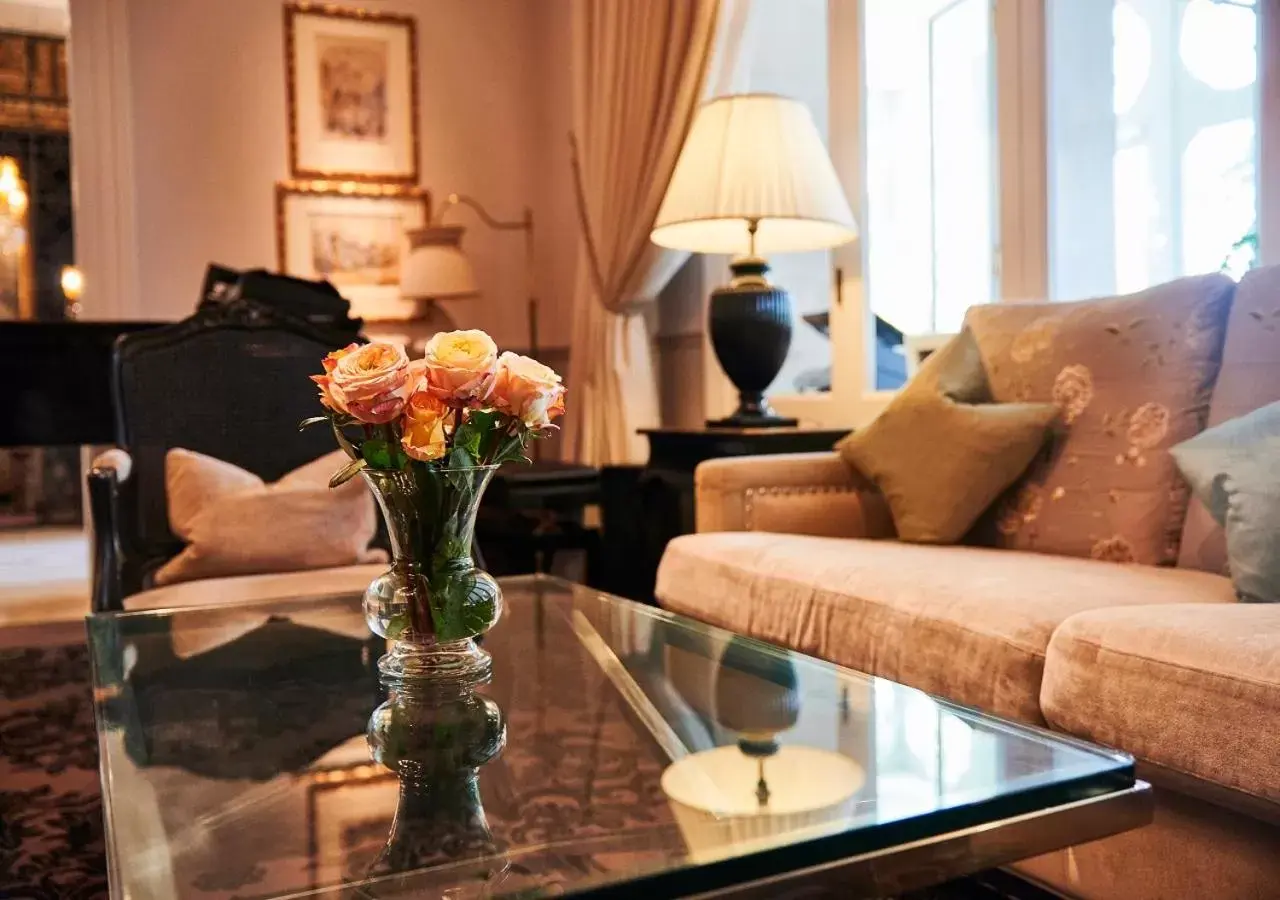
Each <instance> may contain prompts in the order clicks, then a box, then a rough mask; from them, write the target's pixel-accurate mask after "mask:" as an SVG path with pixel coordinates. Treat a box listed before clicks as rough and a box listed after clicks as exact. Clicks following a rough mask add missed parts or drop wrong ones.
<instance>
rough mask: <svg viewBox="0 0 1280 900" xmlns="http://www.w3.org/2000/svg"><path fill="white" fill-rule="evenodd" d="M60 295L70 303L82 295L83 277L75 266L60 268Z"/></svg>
mask: <svg viewBox="0 0 1280 900" xmlns="http://www.w3.org/2000/svg"><path fill="white" fill-rule="evenodd" d="M61 283H62V293H63V296H65V297H66V298H67V299H68V300H70V301H71V302H72V303H74V302H76V301H77V300H79V299H80V295H81V294H83V293H84V275H82V274H81V273H80V270H79V269H78V268H76V267H75V266H63V267H62V282H61Z"/></svg>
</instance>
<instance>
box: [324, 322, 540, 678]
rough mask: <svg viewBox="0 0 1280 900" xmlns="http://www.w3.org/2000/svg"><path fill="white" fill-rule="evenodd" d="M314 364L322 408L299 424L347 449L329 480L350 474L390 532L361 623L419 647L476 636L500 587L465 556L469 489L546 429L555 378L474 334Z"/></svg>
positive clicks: (362, 348) (375, 347) (492, 612)
mask: <svg viewBox="0 0 1280 900" xmlns="http://www.w3.org/2000/svg"><path fill="white" fill-rule="evenodd" d="M323 364H324V372H323V374H320V375H313V376H312V380H313V381H314V382H315V383H316V384H317V385H318V386H319V387H320V403H321V404H322V405H323V406H324V414H323V415H320V416H316V417H314V418H311V419H307V420H305V421H304V422H303V423H302V427H307V426H308V425H312V424H317V423H328V424H329V425H330V427H331V428H332V429H333V434H334V437H335V438H336V439H337V441H338V444H339V446H341V447H342V449H343V450H345V451H346V453H347V455H348V456H349V457H350V458H351V461H350V462H349V463H347V465H345V466H343V468H342V469H341V470H339V471H338V472H336V473H334V475H333V477H332V478H331V479H330V481H329V484H330V486H331V487H336V486H338V485H340V484H342V483H344V482H346V481H349V480H350V479H351V478H354V477H355V476H356V475H362V476H363V477H364V479H365V481H366V482H367V483H368V484H369V487H370V488H371V489H372V491H373V494H374V497H375V498H376V499H377V501H378V505H379V507H380V509H381V510H382V514H383V517H384V518H385V520H386V523H387V531H388V533H389V536H390V538H391V549H392V556H393V561H392V568H391V570H390V571H389V572H387V573H386V574H385V575H383V576H381V577H380V578H379V579H377V580H375V581H374V583H373V584H371V585H370V586H369V590H368V591H366V592H365V613H366V617H367V618H368V620H369V624H370V627H371V628H372V629H373V630H374V632H376V633H378V634H381V635H383V636H384V637H388V638H393V639H397V640H399V641H401V642H404V643H406V644H408V645H417V646H420V647H421V646H427V645H437V644H441V643H449V642H458V641H464V640H466V639H469V638H472V637H474V636H476V635H479V634H482V633H483V632H484V631H485V630H487V629H488V628H489V627H490V626H491V625H492V624H493V623H494V622H495V621H497V617H498V615H499V614H500V612H501V591H500V590H499V588H498V585H497V583H496V582H495V581H494V580H493V579H492V578H491V577H490V576H489V575H488V574H486V573H484V572H482V571H480V570H479V569H477V568H476V566H475V565H474V563H473V562H472V559H471V543H472V535H473V531H474V528H475V517H476V511H477V509H478V507H479V503H480V497H481V494H483V492H484V489H485V486H486V485H487V484H488V481H489V478H490V476H491V475H492V474H493V472H494V471H495V470H496V469H497V467H498V466H499V465H501V464H502V463H504V462H506V461H508V460H512V459H520V458H523V457H524V455H525V450H526V449H527V447H528V445H529V442H530V441H531V440H534V439H536V438H539V437H544V436H546V435H547V434H549V433H551V432H552V431H553V430H555V428H556V427H557V426H556V425H555V424H554V421H555V419H556V418H557V417H558V416H560V415H561V414H562V413H563V412H564V385H563V384H562V383H561V380H560V376H559V375H557V374H556V373H555V372H554V371H552V370H551V369H550V368H548V367H547V366H544V365H543V364H542V363H540V362H538V361H537V360H534V359H530V358H529V357H527V356H519V355H517V354H515V353H503V354H502V355H499V354H498V348H497V346H496V345H495V344H494V342H493V339H492V338H491V337H489V335H487V334H485V333H484V332H483V331H450V332H441V333H440V334H437V335H435V336H434V337H433V338H432V339H431V340H430V341H429V342H428V343H427V349H426V355H425V356H424V358H423V359H419V360H410V359H409V357H408V355H407V354H406V353H405V350H404V348H403V347H401V346H399V345H396V344H388V343H376V342H375V343H370V344H364V345H359V344H352V345H350V346H349V347H345V348H343V349H342V350H338V351H335V352H333V353H330V354H329V355H328V356H327V357H325V359H324V362H323ZM408 652H409V651H407V650H405V651H402V655H403V654H404V653H408ZM468 652H469V653H471V654H472V656H473V657H474V655H475V652H476V651H475V650H474V649H472V650H469V651H468ZM396 665H397V666H398V668H397V671H404V670H407V669H408V668H409V664H408V662H407V661H406V659H401V660H400V661H399V662H398V663H396Z"/></svg>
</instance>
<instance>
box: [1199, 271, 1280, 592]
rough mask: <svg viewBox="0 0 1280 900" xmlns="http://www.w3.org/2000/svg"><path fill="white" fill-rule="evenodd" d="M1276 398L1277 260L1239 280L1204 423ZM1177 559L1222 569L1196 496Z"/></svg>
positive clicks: (1216, 532)
mask: <svg viewBox="0 0 1280 900" xmlns="http://www.w3.org/2000/svg"><path fill="white" fill-rule="evenodd" d="M1277 400H1280V266H1268V267H1266V268H1264V269H1254V270H1253V271H1251V272H1249V273H1248V274H1246V275H1245V276H1244V278H1242V279H1241V280H1240V286H1239V287H1237V288H1236V296H1235V300H1233V301H1232V303H1231V314H1230V316H1228V318H1227V335H1226V341H1225V343H1224V345H1223V352H1222V372H1221V373H1220V374H1219V375H1218V383H1217V385H1216V386H1215V387H1214V389H1213V402H1212V403H1210V405H1209V425H1210V426H1214V425H1221V424H1222V423H1223V422H1226V421H1227V420H1229V419H1235V418H1238V417H1239V416H1243V415H1245V414H1246V413H1250V412H1252V411H1253V410H1255V409H1260V408H1261V407H1263V406H1266V405H1267V404H1269V403H1274V402H1276V401H1277ZM1178 565H1179V566H1183V567H1185V568H1191V569H1202V570H1204V571H1206V572H1218V573H1222V574H1225V573H1226V571H1227V544H1226V538H1225V537H1224V536H1223V531H1222V527H1221V526H1220V525H1218V523H1217V522H1215V521H1214V519H1213V516H1212V515H1210V514H1209V511H1208V510H1207V509H1205V507H1204V504H1202V503H1201V502H1200V501H1199V500H1197V499H1194V498H1193V499H1192V501H1191V508H1190V509H1189V510H1188V511H1187V522H1186V527H1184V528H1183V531H1182V548H1181V550H1179V552H1178Z"/></svg>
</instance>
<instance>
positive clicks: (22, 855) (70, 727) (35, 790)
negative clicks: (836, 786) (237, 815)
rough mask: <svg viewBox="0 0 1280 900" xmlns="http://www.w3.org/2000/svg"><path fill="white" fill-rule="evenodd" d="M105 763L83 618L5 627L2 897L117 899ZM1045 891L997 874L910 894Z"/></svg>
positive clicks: (967, 896)
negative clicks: (107, 843) (104, 795)
mask: <svg viewBox="0 0 1280 900" xmlns="http://www.w3.org/2000/svg"><path fill="white" fill-rule="evenodd" d="M97 766H98V753H97V743H96V740H95V732H94V722H93V705H92V694H91V687H90V673H89V659H88V650H87V647H86V646H85V643H84V629H83V625H81V624H80V623H78V622H68V623H60V624H57V625H47V626H38V627H23V628H7V629H0V898H3V900H98V898H104V900H105V898H107V896H108V891H107V876H106V859H105V850H104V843H103V833H102V804H101V795H100V792H99V784H98V769H97ZM803 896H805V897H806V898H812V900H816V898H813V895H812V894H810V893H804V894H803ZM1042 896H1045V895H1043V894H1040V893H1039V892H1036V891H1034V890H1033V889H1029V888H1028V887H1027V886H1025V885H1021V883H1020V882H1017V881H1016V880H1009V879H1007V878H1006V877H1003V876H1000V875H999V874H992V875H990V876H980V877H978V878H975V879H971V880H965V881H962V882H956V883H952V884H950V885H945V886H943V887H940V888H935V889H932V890H929V891H922V892H917V893H914V894H912V895H910V897H904V898H901V900H1018V898H1023V900H1031V898H1035V897H1042Z"/></svg>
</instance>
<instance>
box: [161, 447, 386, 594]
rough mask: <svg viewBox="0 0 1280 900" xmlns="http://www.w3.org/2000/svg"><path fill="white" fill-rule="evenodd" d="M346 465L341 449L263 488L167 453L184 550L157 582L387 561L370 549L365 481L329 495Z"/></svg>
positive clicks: (206, 461) (172, 519) (227, 466)
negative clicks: (333, 478) (334, 477)
mask: <svg viewBox="0 0 1280 900" xmlns="http://www.w3.org/2000/svg"><path fill="white" fill-rule="evenodd" d="M345 461H346V456H345V454H343V453H342V451H340V450H338V451H335V452H333V453H330V454H328V455H326V456H322V457H320V458H319V459H317V460H313V461H312V462H309V463H307V464H306V465H304V466H301V467H299V468H297V469H294V470H293V471H292V472H290V473H288V474H287V475H285V476H284V477H283V478H281V479H280V480H279V481H276V482H273V483H272V484H266V483H265V482H263V480H262V479H261V478H259V477H258V476H257V475H254V474H253V473H252V472H246V471H245V470H244V469H241V468H240V467H239V466H234V465H232V464H231V463H228V462H223V461H222V460H220V459H214V458H213V457H211V456H205V455H204V454H202V453H195V452H193V451H191V450H183V449H174V450H170V451H169V452H168V453H167V454H166V455H165V472H164V475H165V492H166V495H167V498H168V506H169V527H170V528H172V529H173V533H174V534H176V535H177V536H178V537H180V538H182V540H184V541H186V543H187V546H186V548H185V549H183V551H182V552H181V553H179V554H178V555H177V556H176V557H174V558H173V559H171V560H169V562H167V563H165V564H164V565H163V566H162V567H161V568H160V569H159V571H157V572H156V576H155V583H156V584H157V585H165V584H174V583H176V582H179V581H191V580H193V579H196V578H219V577H222V576H226V575H257V574H262V573H267V572H292V571H298V570H301V569H323V568H332V567H336V566H349V565H356V564H358V563H370V562H379V561H382V560H385V559H386V554H385V553H383V551H381V550H376V549H375V550H371V549H370V548H369V542H370V541H371V540H373V536H374V533H375V532H376V530H377V526H378V520H377V512H376V510H375V509H374V506H373V497H372V496H371V495H370V494H369V490H368V488H366V487H365V485H364V482H363V481H362V480H360V479H358V478H357V479H352V480H351V481H349V482H347V483H346V484H344V485H342V486H341V487H339V488H337V489H335V490H330V489H329V476H330V475H331V474H332V473H334V472H335V471H337V470H338V469H340V468H341V467H342V465H343V464H344V462H345Z"/></svg>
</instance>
